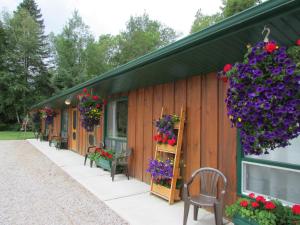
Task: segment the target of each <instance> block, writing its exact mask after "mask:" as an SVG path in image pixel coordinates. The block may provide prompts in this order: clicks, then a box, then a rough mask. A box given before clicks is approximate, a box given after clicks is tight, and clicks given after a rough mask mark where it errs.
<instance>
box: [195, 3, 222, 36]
mask: <svg viewBox="0 0 300 225" xmlns="http://www.w3.org/2000/svg"><path fill="white" fill-rule="evenodd" d="M222 19H223V15H222V14H221V13H215V14H213V15H205V14H203V13H202V12H201V9H199V10H198V11H197V13H196V15H195V20H194V22H193V25H192V28H191V33H195V32H197V31H200V30H203V29H205V28H207V27H209V26H211V25H213V24H215V23H216V22H218V21H220V20H222Z"/></svg>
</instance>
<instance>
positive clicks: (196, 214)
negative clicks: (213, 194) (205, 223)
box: [194, 205, 199, 220]
mask: <svg viewBox="0 0 300 225" xmlns="http://www.w3.org/2000/svg"><path fill="white" fill-rule="evenodd" d="M198 211H199V206H195V205H194V220H197V219H198Z"/></svg>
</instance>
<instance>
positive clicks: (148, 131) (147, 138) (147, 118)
mask: <svg viewBox="0 0 300 225" xmlns="http://www.w3.org/2000/svg"><path fill="white" fill-rule="evenodd" d="M152 111H153V87H147V88H145V98H144V119H143V121H144V128H143V129H144V143H143V144H144V148H143V149H144V158H143V181H144V182H147V183H149V182H150V178H151V176H150V174H149V173H146V170H147V168H148V164H149V160H150V159H151V158H152V140H153V133H152V132H153V123H152Z"/></svg>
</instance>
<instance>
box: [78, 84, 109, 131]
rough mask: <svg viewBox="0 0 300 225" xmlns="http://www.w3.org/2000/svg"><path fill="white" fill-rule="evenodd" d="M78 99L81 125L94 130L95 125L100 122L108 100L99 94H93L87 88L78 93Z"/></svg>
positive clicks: (88, 129)
mask: <svg viewBox="0 0 300 225" xmlns="http://www.w3.org/2000/svg"><path fill="white" fill-rule="evenodd" d="M78 99H79V106H78V108H79V111H80V116H81V125H82V127H83V128H85V129H86V130H87V131H93V130H94V126H96V125H99V123H100V120H101V117H102V115H103V108H104V105H105V104H106V101H105V100H101V99H100V98H99V96H97V95H92V94H91V93H89V92H88V90H87V89H86V88H84V89H83V93H81V94H79V95H78Z"/></svg>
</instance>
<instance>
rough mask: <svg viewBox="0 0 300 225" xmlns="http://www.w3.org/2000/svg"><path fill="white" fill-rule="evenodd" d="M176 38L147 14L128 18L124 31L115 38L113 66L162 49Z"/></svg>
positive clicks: (171, 31)
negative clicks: (115, 46)
mask: <svg viewBox="0 0 300 225" xmlns="http://www.w3.org/2000/svg"><path fill="white" fill-rule="evenodd" d="M176 38H177V34H176V32H175V31H174V30H173V29H172V28H170V27H167V26H164V25H162V24H161V23H160V22H158V21H156V20H151V19H150V18H149V16H148V15H147V14H143V15H142V16H137V17H132V16H131V17H130V19H129V21H128V22H127V25H126V30H125V31H124V32H121V34H120V35H118V36H117V40H118V49H117V52H116V54H115V56H114V61H115V64H119V65H120V64H124V63H127V62H128V61H130V60H132V59H135V58H137V57H139V56H142V55H144V54H146V53H149V52H151V51H153V50H156V49H158V48H160V47H163V46H165V45H167V44H169V43H171V42H173V41H175V40H176Z"/></svg>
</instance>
